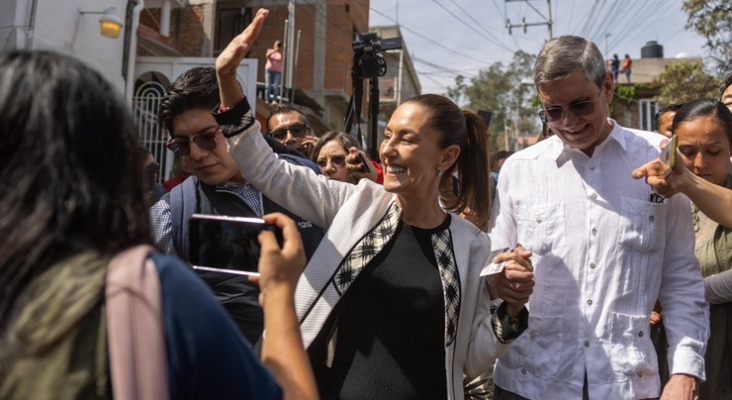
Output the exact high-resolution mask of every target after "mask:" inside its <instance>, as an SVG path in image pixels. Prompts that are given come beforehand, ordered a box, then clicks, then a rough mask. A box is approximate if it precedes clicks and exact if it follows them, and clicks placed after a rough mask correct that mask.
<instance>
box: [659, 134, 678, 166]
mask: <svg viewBox="0 0 732 400" xmlns="http://www.w3.org/2000/svg"><path fill="white" fill-rule="evenodd" d="M678 147H679V137H678V136H676V135H673V136H671V139H670V140H669V142H668V143H667V144H666V147H665V148H664V149H663V150H661V155H660V156H659V157H658V158H659V159H660V160H661V162H662V163H664V164H666V165H668V166H669V168H671V169H674V168H676V159H677V158H678V157H677V151H676V149H677V148H678Z"/></svg>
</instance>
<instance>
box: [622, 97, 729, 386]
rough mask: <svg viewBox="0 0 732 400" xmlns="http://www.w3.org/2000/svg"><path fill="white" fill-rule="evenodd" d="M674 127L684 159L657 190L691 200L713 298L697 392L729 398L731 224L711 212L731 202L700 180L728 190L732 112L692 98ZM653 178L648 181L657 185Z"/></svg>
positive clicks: (704, 272)
mask: <svg viewBox="0 0 732 400" xmlns="http://www.w3.org/2000/svg"><path fill="white" fill-rule="evenodd" d="M672 130H673V133H674V135H675V136H676V138H677V139H678V152H679V154H680V157H679V158H680V161H682V162H677V163H676V164H678V166H677V168H675V169H674V170H673V172H671V171H668V168H666V170H665V171H664V175H665V177H664V178H663V180H664V181H666V182H667V183H670V185H669V187H668V188H664V189H662V190H659V191H658V193H659V194H660V195H662V196H664V197H671V196H672V195H673V192H674V191H676V190H679V191H682V193H687V194H688V196H689V198H690V199H691V200H692V206H691V211H692V220H693V223H694V233H695V239H696V241H695V246H694V254H695V255H696V257H697V258H698V259H699V264H700V266H701V270H702V276H703V277H704V283H705V287H706V291H705V293H706V300H707V302H709V303H710V304H711V306H710V308H709V317H710V320H709V329H710V335H709V341H708V342H707V352H706V354H705V361H706V363H705V365H706V378H707V379H706V381H705V382H703V383H701V385H700V386H699V398H702V399H727V398H732V381H730V379H729V371H730V369H732V351H730V349H731V348H732V338H730V335H729V328H728V327H729V326H730V324H732V224H729V221H725V220H719V219H716V218H715V215H720V214H724V215H726V216H729V215H730V208H729V207H725V205H724V204H725V203H724V202H716V201H714V198H715V197H714V196H709V194H708V193H706V194H704V193H703V192H705V191H706V190H705V189H702V187H703V186H702V184H703V185H705V186H706V185H707V184H712V185H715V186H716V187H717V188H719V189H718V191H722V190H724V191H726V192H728V193H729V194H732V172H731V171H730V167H731V166H732V165H731V164H730V156H732V150H731V149H732V113H730V111H729V110H728V109H727V108H726V107H725V105H724V104H722V103H721V102H719V101H717V100H714V99H697V100H692V101H690V102H688V103H686V104H684V105H683V106H682V107H681V108H680V109H679V110H678V111H677V112H676V116H675V117H674V120H673V125H672ZM644 171H646V170H645V169H644V168H641V169H639V170H637V171H634V177H636V178H640V177H641V176H643V175H645V172H644ZM652 178H653V177H649V178H648V182H649V184H652V185H655V184H656V183H655V182H652ZM704 182H706V183H704ZM710 201H711V202H710ZM661 306H662V307H663V304H661ZM661 317H663V312H661Z"/></svg>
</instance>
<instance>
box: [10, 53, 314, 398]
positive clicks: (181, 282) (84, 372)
mask: <svg viewBox="0 0 732 400" xmlns="http://www.w3.org/2000/svg"><path fill="white" fill-rule="evenodd" d="M0 86H1V87H2V90H0V137H2V141H3V143H2V146H0V176H2V177H3V179H1V180H0V210H2V213H1V215H2V216H1V217H0V232H3V234H4V236H5V238H4V240H2V241H0V254H2V255H3V256H2V257H0V287H2V291H0V398H2V399H6V400H25V399H58V400H72V399H80V398H112V397H113V393H112V391H113V390H112V389H113V388H114V389H115V390H114V392H115V393H116V392H118V389H117V388H118V386H117V385H118V384H119V385H122V383H120V382H115V380H114V378H113V376H112V375H113V374H110V366H113V365H118V364H120V363H119V362H118V361H120V360H119V359H115V360H112V359H110V357H114V356H113V355H111V354H110V351H109V349H108V347H109V341H110V340H109V339H108V332H109V329H108V328H109V327H108V324H107V322H108V321H109V319H108V318H115V315H116V316H117V318H124V317H123V316H120V314H114V313H107V310H108V309H107V308H106V304H107V297H106V296H105V289H106V283H107V280H106V276H107V270H108V267H107V266H108V264H109V262H110V258H111V257H112V256H114V255H116V254H119V253H121V252H123V251H126V250H129V249H132V248H135V247H137V246H139V245H151V244H152V240H151V238H150V230H149V226H148V220H147V213H146V211H147V204H146V203H145V197H144V196H145V190H146V189H145V179H144V178H145V170H144V165H145V157H146V153H145V152H144V151H143V150H142V149H140V147H139V144H138V142H137V139H136V129H135V123H134V121H133V119H132V116H131V114H130V112H129V109H128V107H127V105H126V104H125V102H124V100H123V99H122V97H121V96H119V95H118V92H117V91H116V90H115V88H114V86H113V85H112V84H110V83H108V82H107V81H105V80H104V78H103V77H102V76H101V74H99V72H97V70H96V69H95V68H92V67H89V66H87V65H85V64H83V63H81V62H80V61H78V60H76V59H73V58H71V57H69V56H66V55H60V54H55V53H51V52H44V51H14V52H8V53H3V54H0ZM39 94H43V95H40V96H39ZM264 219H265V221H266V222H267V223H269V224H272V225H276V226H277V227H278V228H279V229H281V230H282V233H283V237H284V245H283V246H282V248H280V246H279V245H278V243H277V240H276V238H275V236H274V235H273V234H272V233H271V232H265V233H262V234H261V235H260V236H259V241H260V243H261V247H262V251H261V258H260V265H259V271H260V273H261V276H260V278H259V285H260V288H261V295H260V301H261V302H262V306H263V308H264V313H265V315H266V316H267V318H266V321H265V324H266V328H267V333H268V335H267V341H266V342H265V343H264V344H263V348H262V360H261V361H260V360H258V359H257V357H256V356H255V354H254V353H253V352H252V350H251V346H250V345H248V344H247V343H246V342H245V341H244V339H243V338H242V336H241V334H240V333H239V332H238V330H237V329H236V327H235V326H234V324H233V322H232V321H231V319H230V318H229V317H228V316H227V314H226V313H225V311H224V310H223V308H222V307H221V306H220V305H219V304H218V303H217V302H216V300H215V299H214V297H213V296H212V294H211V292H210V290H209V289H208V288H207V287H206V286H205V285H204V284H203V283H202V282H201V280H200V279H198V277H197V276H196V275H195V274H194V273H193V271H192V270H191V269H190V268H188V267H187V266H186V265H185V264H184V263H183V262H182V261H181V260H179V259H178V258H176V257H171V256H167V255H163V254H154V253H151V254H150V255H149V256H148V258H147V260H146V262H147V263H153V264H154V271H155V273H156V274H157V275H158V278H159V279H158V280H157V281H158V282H159V286H160V297H161V298H160V304H161V305H162V308H161V309H160V313H159V320H160V324H161V325H162V334H163V335H164V341H165V346H164V349H160V351H161V352H165V353H166V354H167V357H165V358H164V360H165V361H164V362H165V371H160V370H157V371H155V372H156V373H159V374H163V375H164V376H166V377H167V379H164V380H162V381H155V382H152V383H151V385H166V386H167V390H165V392H167V393H168V394H169V398H170V399H171V400H178V399H251V400H269V399H271V400H279V399H282V398H283V397H284V398H286V399H298V400H299V399H307V400H311V399H317V391H316V387H315V382H314V380H313V375H312V370H311V368H310V363H309V361H308V359H307V354H306V353H305V350H304V348H303V345H302V339H301V336H300V333H299V329H298V321H297V318H296V314H295V309H294V298H293V297H294V292H295V286H296V283H297V280H298V278H299V276H300V273H301V271H302V268H303V267H304V265H305V255H304V254H305V253H304V249H303V244H302V241H301V240H300V238H299V233H298V230H297V225H296V223H295V222H294V221H292V220H291V219H288V218H287V217H285V216H283V215H282V214H275V215H268V216H265V217H264ZM136 267H137V268H139V267H140V265H132V264H130V265H129V268H131V269H132V268H136ZM131 318H132V317H131ZM115 321H118V320H115ZM127 321H128V320H125V321H123V322H122V323H125V322H127ZM130 351H131V349H130ZM123 354H124V353H123ZM130 358H131V359H137V358H136V357H134V356H131V355H130ZM140 359H142V360H143V364H144V365H143V364H140V365H135V366H134V368H135V369H136V370H142V371H149V370H150V368H152V366H151V365H149V363H145V361H148V362H149V361H150V359H149V358H145V357H141V358H140ZM125 362H129V361H125V360H122V364H124V363H125ZM125 389H129V387H126V386H125ZM161 400H163V399H161Z"/></svg>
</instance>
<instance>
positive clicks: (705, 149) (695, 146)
mask: <svg viewBox="0 0 732 400" xmlns="http://www.w3.org/2000/svg"><path fill="white" fill-rule="evenodd" d="M675 134H676V135H677V136H678V137H679V151H680V152H681V155H682V157H683V159H684V164H685V165H686V168H687V169H689V170H690V171H691V172H693V173H694V174H695V175H697V176H699V177H701V178H704V179H706V180H707V181H709V182H711V183H714V184H716V185H720V186H721V185H724V183H725V181H726V180H727V174H728V173H729V164H730V155H731V154H730V142H729V138H728V136H727V133H726V132H725V131H724V128H723V126H722V124H720V123H719V121H717V119H716V118H715V117H713V116H701V117H698V118H694V119H692V120H690V121H685V122H682V123H680V124H679V125H678V126H677V127H676V130H675Z"/></svg>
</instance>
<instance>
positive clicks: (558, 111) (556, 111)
mask: <svg viewBox="0 0 732 400" xmlns="http://www.w3.org/2000/svg"><path fill="white" fill-rule="evenodd" d="M601 95H602V90H601V91H600V93H599V94H598V95H597V98H596V99H595V100H587V101H578V102H576V103H572V104H570V105H569V106H568V107H567V110H569V112H570V113H572V114H573V115H574V116H575V117H584V116H587V115H590V114H592V113H594V112H595V103H597V100H600V96H601ZM563 117H564V108H562V107H550V108H545V109H543V110H541V111H539V118H541V122H543V123H545V124H551V123H554V122H559V121H561V120H562V118H563Z"/></svg>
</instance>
